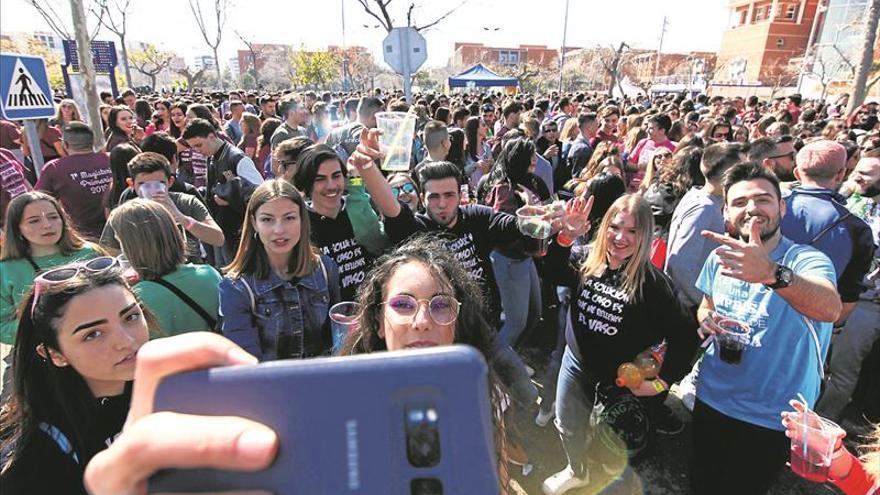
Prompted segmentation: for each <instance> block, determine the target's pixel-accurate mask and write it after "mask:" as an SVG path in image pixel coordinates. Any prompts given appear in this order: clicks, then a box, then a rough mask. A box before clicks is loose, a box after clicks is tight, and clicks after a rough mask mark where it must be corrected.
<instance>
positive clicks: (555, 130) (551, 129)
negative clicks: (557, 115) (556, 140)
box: [544, 127, 559, 132]
mask: <svg viewBox="0 0 880 495" xmlns="http://www.w3.org/2000/svg"><path fill="white" fill-rule="evenodd" d="M544 132H559V131H558V130H557V129H556V128H555V127H550V128H547V129H544Z"/></svg>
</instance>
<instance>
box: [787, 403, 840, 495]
mask: <svg viewBox="0 0 880 495" xmlns="http://www.w3.org/2000/svg"><path fill="white" fill-rule="evenodd" d="M789 421H791V422H792V423H793V424H794V425H795V429H794V435H792V437H791V470H792V471H794V472H795V473H796V474H797V475H798V476H801V477H803V478H806V479H808V480H810V481H815V482H819V483H823V482H825V481H828V468H829V467H831V455H832V453H833V452H834V449H835V447H837V444H838V442H839V441H840V439H841V438H843V435H844V431H843V429H842V428H841V427H839V426H837V425H836V424H835V423H834V422H832V421H829V420H827V419H825V418H823V417H821V416H819V415H818V414H816V413H815V412H813V411H810V410H806V411H804V412H803V413H794V414H793V415H792V416H791V417H790V419H789Z"/></svg>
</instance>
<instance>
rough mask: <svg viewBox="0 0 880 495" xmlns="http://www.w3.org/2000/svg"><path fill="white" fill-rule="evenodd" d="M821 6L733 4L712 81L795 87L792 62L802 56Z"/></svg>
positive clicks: (803, 1) (744, 0)
mask: <svg viewBox="0 0 880 495" xmlns="http://www.w3.org/2000/svg"><path fill="white" fill-rule="evenodd" d="M818 6H819V0H730V2H729V3H728V9H729V11H730V24H729V26H728V28H727V29H726V30H725V31H724V33H723V35H722V38H721V48H720V49H719V50H718V60H717V63H718V67H719V70H718V71H716V73H715V77H714V81H716V82H718V83H723V84H728V85H752V86H780V85H782V86H789V85H791V84H792V83H791V81H793V80H795V79H796V71H792V68H791V67H790V61H791V59H793V58H799V57H802V56H803V54H804V51H805V50H806V47H807V40H808V39H809V37H810V31H811V30H812V29H813V28H814V26H813V24H814V23H813V21H814V19H815V17H816V15H817V10H818ZM792 74H794V76H793V77H792ZM783 78H785V79H786V80H783ZM790 80H791V81H790Z"/></svg>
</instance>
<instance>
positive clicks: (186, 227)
mask: <svg viewBox="0 0 880 495" xmlns="http://www.w3.org/2000/svg"><path fill="white" fill-rule="evenodd" d="M196 223H197V222H196V219H195V218H193V217H186V224H185V225H184V226H183V229H184V230H186V231H189V229H191V228H193V226H194V225H195V224H196Z"/></svg>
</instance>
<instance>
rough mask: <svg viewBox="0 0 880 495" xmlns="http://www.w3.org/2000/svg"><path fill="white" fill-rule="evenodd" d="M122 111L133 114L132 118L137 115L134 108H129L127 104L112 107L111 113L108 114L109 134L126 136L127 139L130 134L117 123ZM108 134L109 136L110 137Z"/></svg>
mask: <svg viewBox="0 0 880 495" xmlns="http://www.w3.org/2000/svg"><path fill="white" fill-rule="evenodd" d="M122 112H128V113H130V114H131V116H132V118H134V117H136V116H137V115H136V114H135V113H134V110H132V109H130V108H128V107H127V106H125V105H116V106H115V107H113V108H111V109H110V115H108V116H107V131H108V135H109V136H113V135H116V136H124V137H125V138H126V139H129V138H130V137H131V136H129V135H128V133H127V132H125V131H123V130H122V128H121V127H119V125H117V124H116V119H117V117H118V116H119V114H120V113H122ZM109 136H108V137H109Z"/></svg>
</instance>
